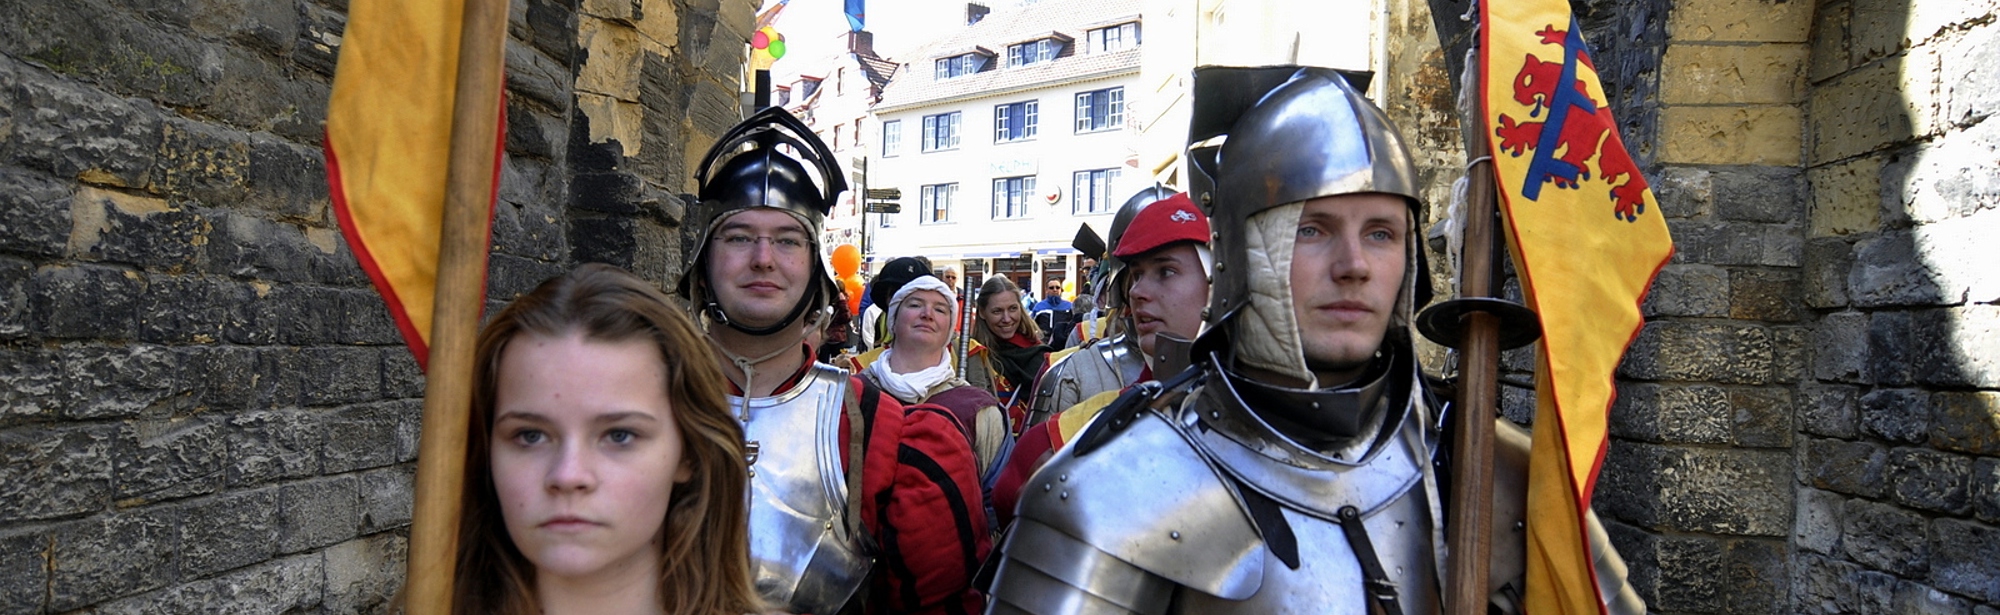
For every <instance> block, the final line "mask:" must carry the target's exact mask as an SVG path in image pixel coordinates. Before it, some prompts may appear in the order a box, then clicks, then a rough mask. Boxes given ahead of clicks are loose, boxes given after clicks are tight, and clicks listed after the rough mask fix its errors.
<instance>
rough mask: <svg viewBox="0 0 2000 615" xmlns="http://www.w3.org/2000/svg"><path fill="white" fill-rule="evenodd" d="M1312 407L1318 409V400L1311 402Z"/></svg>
mask: <svg viewBox="0 0 2000 615" xmlns="http://www.w3.org/2000/svg"><path fill="white" fill-rule="evenodd" d="M1313 409H1314V410H1318V409H1319V402H1313Z"/></svg>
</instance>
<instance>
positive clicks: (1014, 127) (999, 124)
mask: <svg viewBox="0 0 2000 615" xmlns="http://www.w3.org/2000/svg"><path fill="white" fill-rule="evenodd" d="M1040 117H1041V104H1040V103H1037V102H1035V101H1032V100H1030V101H1025V102H1017V103H1012V104H1005V105H996V106H994V107H993V142H994V143H1004V142H1007V141H1019V140H1022V139H1033V138H1035V129H1036V127H1037V126H1039V125H1041V120H1040Z"/></svg>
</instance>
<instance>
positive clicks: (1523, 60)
mask: <svg viewBox="0 0 2000 615" xmlns="http://www.w3.org/2000/svg"><path fill="white" fill-rule="evenodd" d="M1480 6H1481V9H1482V11H1483V12H1484V18H1483V19H1481V20H1480V23H1481V26H1482V28H1481V43H1480V48H1481V49H1482V50H1483V51H1482V53H1481V54H1480V62H1481V64H1482V66H1481V71H1480V73H1481V75H1482V79H1481V81H1482V84H1481V86H1480V87H1482V88H1483V91H1482V95H1481V97H1480V99H1481V100H1482V102H1483V104H1482V107H1483V108H1482V115H1483V119H1484V123H1485V126H1486V130H1487V131H1488V132H1487V138H1488V140H1489V141H1490V142H1491V144H1492V150H1491V152H1490V153H1491V155H1492V156H1493V160H1494V172H1495V174H1496V176H1497V177H1496V180H1497V182H1498V190H1497V192H1498V193H1499V195H1500V204H1501V208H1502V211H1503V212H1505V215H1506V221H1507V224H1506V230H1507V233H1508V235H1509V237H1510V238H1511V240H1512V242H1513V243H1512V245H1513V248H1514V257H1515V263H1516V265H1517V267H1516V268H1517V270H1518V271H1519V272H1520V275H1521V280H1522V287H1523V289H1524V290H1526V294H1527V298H1528V303H1529V306H1530V307H1532V308H1534V310H1535V312H1536V313H1537V314H1539V315H1540V316H1541V322H1542V331H1543V337H1542V340H1541V346H1540V349H1539V352H1538V356H1537V362H1536V374H1535V378H1536V382H1535V385H1536V391H1537V393H1538V394H1537V401H1538V407H1537V408H1536V411H1535V434H1534V444H1533V447H1532V449H1531V450H1532V453H1531V454H1532V457H1531V460H1530V462H1529V478H1528V485H1529V486H1528V509H1529V510H1528V528H1527V529H1528V562H1527V564H1528V579H1527V581H1528V587H1527V596H1526V600H1527V605H1526V606H1527V612H1529V613H1536V614H1538V615H1541V614H1552V613H1566V614H1576V613H1602V612H1603V611H1604V599H1605V596H1602V595H1600V592H1599V590H1598V587H1597V582H1596V575H1595V569H1594V568H1593V567H1592V561H1593V560H1594V557H1595V554H1593V553H1590V551H1589V541H1588V539H1587V538H1586V536H1585V535H1584V528H1583V515H1584V514H1585V513H1586V512H1588V511H1589V509H1590V497H1591V490H1592V488H1593V487H1594V486H1595V484H1596V481H1597V472H1598V469H1599V467H1600V465H1601V464H1602V463H1603V460H1604V451H1605V446H1606V442H1607V436H1608V434H1607V433H1606V432H1607V423H1608V416H1609V411H1610V407H1611V401H1612V398H1613V397H1614V396H1615V395H1616V390H1615V389H1614V387H1613V386H1612V375H1613V372H1614V371H1615V370H1616V369H1617V367H1618V362H1619V359H1620V358H1621V357H1623V356H1624V354H1625V349H1626V347H1627V346H1628V345H1630V344H1631V341H1632V339H1633V337H1635V336H1637V335H1638V333H1639V328H1640V326H1641V325H1642V324H1644V321H1643V319H1642V318H1641V317H1640V314H1639V304H1640V302H1641V301H1643V300H1644V299H1645V295H1646V290H1647V289H1648V288H1649V287H1650V286H1651V285H1652V281H1653V276H1654V275H1655V274H1657V273H1658V272H1659V270H1660V267H1662V266H1664V265H1666V263H1667V261H1668V259H1669V258H1671V257H1672V256H1673V240H1672V239H1671V238H1669V237H1668V235H1667V225H1666V221H1665V220H1663V219H1661V217H1660V212H1659V207H1658V204H1657V203H1656V202H1655V200H1654V198H1653V192H1652V190H1651V189H1649V188H1648V187H1647V185H1646V180H1645V178H1643V177H1640V175H1639V170H1638V167H1637V165H1636V164H1634V163H1633V161H1632V157H1631V155H1630V154H1628V153H1627V152H1626V151H1625V145H1624V143H1623V141H1621V140H1620V139H1619V138H1618V131H1617V126H1618V124H1617V122H1615V121H1613V120H1612V117H1611V110H1610V109H1609V107H1608V106H1607V105H1608V101H1607V100H1606V97H1605V95H1604V91H1603V86H1602V85H1600V83H1599V82H1598V79H1597V72H1596V69H1595V67H1594V66H1593V65H1592V63H1591V57H1590V51H1589V49H1588V48H1587V47H1586V45H1585V44H1584V41H1583V37H1582V35H1581V31H1580V29H1579V28H1578V27H1577V25H1576V21H1575V19H1574V18H1573V17H1572V16H1571V15H1570V11H1569V3H1568V2H1566V1H1564V0H1528V1H1516V2H1484V3H1481V4H1480Z"/></svg>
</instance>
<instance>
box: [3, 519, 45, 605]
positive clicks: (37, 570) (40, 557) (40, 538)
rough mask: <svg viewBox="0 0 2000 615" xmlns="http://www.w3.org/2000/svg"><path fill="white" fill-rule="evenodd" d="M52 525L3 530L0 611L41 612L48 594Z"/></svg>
mask: <svg viewBox="0 0 2000 615" xmlns="http://www.w3.org/2000/svg"><path fill="white" fill-rule="evenodd" d="M49 534H50V528H46V527H42V528H31V529H26V530H21V529H9V530H8V531H6V532H0V613H7V614H8V615H15V614H17V613H18V614H20V615H37V614H39V613H42V612H44V611H45V610H46V608H47V605H46V604H43V600H44V599H46V598H48V588H49V546H50V544H51V538H50V536H49Z"/></svg>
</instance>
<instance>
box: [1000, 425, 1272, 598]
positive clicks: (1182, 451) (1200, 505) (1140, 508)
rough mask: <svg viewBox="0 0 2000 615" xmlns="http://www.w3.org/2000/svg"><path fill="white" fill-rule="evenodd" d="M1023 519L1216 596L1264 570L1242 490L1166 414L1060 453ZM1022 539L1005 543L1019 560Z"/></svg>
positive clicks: (1024, 503) (1028, 491) (1240, 593)
mask: <svg viewBox="0 0 2000 615" xmlns="http://www.w3.org/2000/svg"><path fill="white" fill-rule="evenodd" d="M1146 513H1153V514H1146ZM1020 516H1021V518H1022V519H1023V520H1024V521H1031V522H1033V523H1036V524H1039V525H1043V526H1046V527H1048V528H1050V529H1053V530H1055V531H1057V532H1060V533H1061V534H1063V535H1065V536H1067V537H1069V538H1071V539H1073V540H1075V541H1078V542H1081V543H1083V544H1086V545H1089V546H1091V547H1093V548H1094V549H1095V550H1098V551H1102V552H1104V553H1105V554H1107V555H1109V556H1111V557H1112V558H1116V559H1117V560H1118V561H1121V562H1124V563H1126V564H1129V565H1131V566H1133V567H1137V568H1139V569H1142V570H1144V571H1146V572H1149V573H1151V574H1154V575H1158V576H1160V577H1162V578H1165V579H1166V580H1168V581H1171V582H1173V583H1175V584H1178V585H1183V586H1186V587H1188V588H1190V589H1194V590H1197V591H1201V592H1204V593H1207V594H1211V595H1214V596H1217V597H1221V598H1226V599H1232V600H1240V599H1243V598H1246V597H1249V596H1250V595H1251V594H1254V593H1256V591H1257V588H1258V586H1259V584H1260V583H1261V582H1262V579H1263V577H1264V562H1265V554H1264V541H1263V539H1261V538H1259V537H1258V535H1257V530H1256V528H1255V526H1253V525H1252V524H1251V521H1250V517H1249V516H1248V515H1247V514H1246V513H1245V512H1244V510H1243V507H1242V505H1241V504H1240V503H1239V496H1238V495H1237V494H1236V493H1235V491H1234V487H1233V486H1232V485H1231V484H1230V483H1229V482H1228V481H1227V480H1225V479H1223V478H1222V476H1221V475H1220V474H1219V473H1218V472H1217V471H1216V469H1215V468H1214V467H1212V466H1210V465H1209V462H1208V461H1206V460H1205V459H1204V458H1203V457H1202V456H1201V455H1200V454H1198V453H1197V452H1196V451H1195V450H1194V449H1193V444H1191V443H1190V442H1189V441H1188V440H1187V438H1186V437H1184V436H1183V435H1182V433H1181V432H1180V430H1179V429H1177V428H1176V427H1175V426H1174V425H1172V424H1170V423H1168V422H1167V419H1166V418H1165V417H1162V416H1161V415H1159V414H1157V413H1152V412H1147V413H1145V414H1144V415H1142V416H1141V417H1139V418H1138V419H1137V420H1135V421H1133V422H1132V424H1131V425H1130V426H1129V427H1127V428H1126V429H1125V431H1124V432H1123V433H1120V434H1118V435H1117V436H1116V437H1112V438H1108V439H1107V440H1106V441H1105V442H1104V443H1103V444H1102V445H1101V446H1100V447H1098V448H1096V449H1093V450H1092V451H1091V452H1090V453H1089V454H1087V455H1085V456H1082V457H1078V456H1076V449H1075V448H1074V447H1067V448H1064V449H1063V450H1062V451H1060V452H1058V453H1056V455H1055V456H1054V457H1052V458H1050V459H1049V462H1048V464H1047V465H1045V466H1043V468H1042V469H1041V471H1039V472H1037V473H1036V474H1035V476H1034V477H1033V478H1031V479H1029V481H1028V484H1026V485H1024V486H1022V489H1021V503H1020ZM1018 538H1019V539H1017V540H1010V541H1009V544H1008V545H1007V546H1005V547H1004V548H1003V549H1004V551H1005V553H1006V556H1007V557H1008V558H1010V559H1014V558H1015V554H1014V551H1015V550H1017V549H1022V548H1026V547H1025V545H1021V544H1017V543H1021V542H1023V541H1024V540H1025V539H1026V538H1028V537H1025V536H1024V537H1018ZM1002 570H1003V571H1004V570H1005V569H1004V568H1003V569H1002ZM1003 574H1004V573H1003ZM1073 574H1076V575H1084V578H1074V579H1059V580H1061V581H1063V582H1065V583H1068V584H1070V585H1072V586H1075V587H1092V586H1094V585H1096V584H1095V583H1093V582H1092V579H1090V578H1088V575H1089V574H1090V571H1089V570H1079V571H1074V573H1073ZM996 591H997V590H996ZM996 597H997V596H996Z"/></svg>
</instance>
